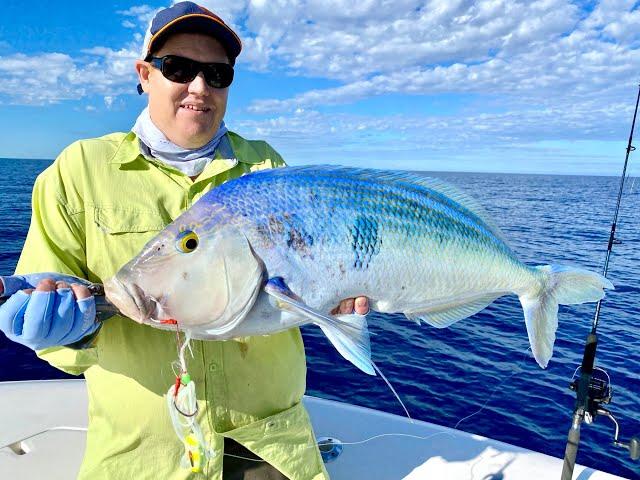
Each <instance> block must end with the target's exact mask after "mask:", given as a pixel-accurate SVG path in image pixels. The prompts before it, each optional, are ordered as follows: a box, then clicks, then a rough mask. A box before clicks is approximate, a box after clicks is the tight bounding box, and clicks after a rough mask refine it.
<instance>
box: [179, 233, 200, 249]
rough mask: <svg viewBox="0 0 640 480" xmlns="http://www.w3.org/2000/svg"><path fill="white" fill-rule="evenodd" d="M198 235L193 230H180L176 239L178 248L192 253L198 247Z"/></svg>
mask: <svg viewBox="0 0 640 480" xmlns="http://www.w3.org/2000/svg"><path fill="white" fill-rule="evenodd" d="M198 243H199V240H198V235H197V234H196V232H194V231H192V230H185V231H184V232H180V234H179V235H178V238H177V239H176V249H177V250H178V251H179V252H182V253H191V252H193V251H194V250H195V249H196V248H198Z"/></svg>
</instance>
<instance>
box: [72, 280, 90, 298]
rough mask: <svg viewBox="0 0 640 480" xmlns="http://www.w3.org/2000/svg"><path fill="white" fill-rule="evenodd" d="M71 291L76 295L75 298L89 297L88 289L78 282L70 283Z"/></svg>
mask: <svg viewBox="0 0 640 480" xmlns="http://www.w3.org/2000/svg"><path fill="white" fill-rule="evenodd" d="M71 291H72V292H73V294H74V295H75V296H76V300H82V299H83V298H89V297H90V296H91V292H90V291H89V289H88V288H87V287H85V286H84V285H81V284H80V283H72V284H71Z"/></svg>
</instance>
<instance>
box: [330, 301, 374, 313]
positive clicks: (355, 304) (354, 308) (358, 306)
mask: <svg viewBox="0 0 640 480" xmlns="http://www.w3.org/2000/svg"><path fill="white" fill-rule="evenodd" d="M351 313H357V314H358V315H366V314H367V313H369V299H368V298H367V297H356V298H347V299H346V300H342V301H341V302H340V305H338V306H337V307H336V308H334V309H333V310H331V315H338V314H341V315H349V314H351Z"/></svg>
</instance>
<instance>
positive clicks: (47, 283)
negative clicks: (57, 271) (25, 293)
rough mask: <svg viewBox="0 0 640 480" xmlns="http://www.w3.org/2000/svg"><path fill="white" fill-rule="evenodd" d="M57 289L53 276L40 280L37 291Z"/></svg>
mask: <svg viewBox="0 0 640 480" xmlns="http://www.w3.org/2000/svg"><path fill="white" fill-rule="evenodd" d="M55 289H56V282H55V280H53V279H52V278H45V279H44V280H40V283H38V285H36V292H53V291H54V290H55Z"/></svg>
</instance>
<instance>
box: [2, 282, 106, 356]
mask: <svg viewBox="0 0 640 480" xmlns="http://www.w3.org/2000/svg"><path fill="white" fill-rule="evenodd" d="M3 280H5V279H3ZM6 283H7V282H5V286H7V285H6ZM7 290H9V289H7ZM99 327H100V324H99V323H98V322H96V304H95V299H94V297H93V296H90V297H87V298H83V299H82V300H77V301H76V299H75V297H74V296H73V292H72V291H71V289H70V288H59V289H57V290H56V291H50V292H41V291H34V292H33V293H31V294H30V295H29V294H28V293H25V292H23V291H22V290H20V291H18V292H16V293H14V294H13V295H12V296H11V297H10V298H9V299H8V300H7V301H6V303H5V304H4V305H2V306H1V307H0V330H2V331H3V332H4V334H5V335H6V336H7V338H9V339H10V340H13V341H14V342H17V343H21V344H22V345H26V346H27V347H29V348H31V349H32V350H39V349H42V348H47V347H53V346H57V345H68V344H70V343H74V342H77V341H79V340H81V339H82V338H84V337H85V336H87V335H90V334H92V333H94V332H95V331H96V330H97V329H98V328H99Z"/></svg>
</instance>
